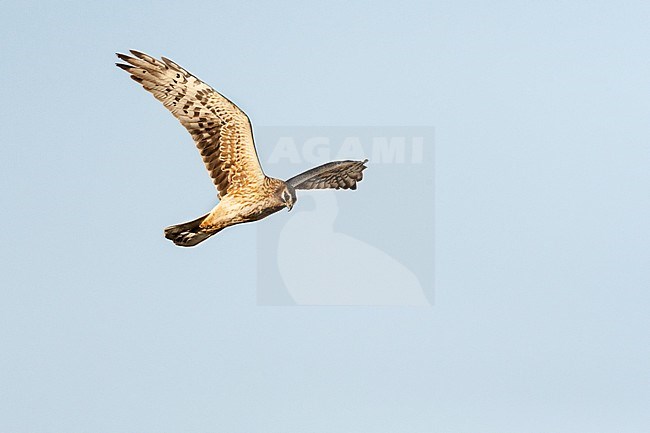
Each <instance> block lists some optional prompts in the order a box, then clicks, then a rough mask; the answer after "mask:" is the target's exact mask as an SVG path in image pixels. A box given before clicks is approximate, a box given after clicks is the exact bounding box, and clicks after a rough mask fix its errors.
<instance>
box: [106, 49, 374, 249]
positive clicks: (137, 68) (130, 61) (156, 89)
mask: <svg viewBox="0 0 650 433" xmlns="http://www.w3.org/2000/svg"><path fill="white" fill-rule="evenodd" d="M131 54H132V56H129V55H125V54H117V57H119V58H120V59H121V60H123V61H124V62H126V63H116V65H117V66H118V67H120V68H122V69H124V70H125V71H127V72H128V73H129V74H131V78H133V79H134V80H135V81H137V82H138V83H140V84H142V86H143V87H144V88H145V89H146V90H148V91H149V92H150V93H151V94H153V96H154V97H155V98H156V99H158V100H159V101H160V102H162V103H163V105H164V106H165V108H167V109H168V110H169V111H170V112H171V113H172V114H173V115H174V117H176V118H177V119H178V120H179V121H180V122H181V124H182V125H183V126H184V127H185V129H187V131H188V132H189V133H190V134H191V135H192V138H193V139H194V142H195V143H196V147H197V148H198V149H199V152H200V153H201V157H202V158H203V163H204V164H205V167H206V168H207V170H208V172H209V173H210V177H211V178H212V181H213V183H214V185H215V187H216V188H217V192H218V194H217V196H218V198H219V203H218V204H217V206H216V207H215V208H214V209H212V211H211V212H210V213H208V214H206V215H203V216H201V217H200V218H197V219H196V220H194V221H190V222H187V223H183V224H178V225H174V226H171V227H167V228H166V229H165V237H166V238H168V239H170V240H172V241H173V242H174V243H175V244H176V245H180V246H186V247H190V246H194V245H196V244H198V243H200V242H202V241H204V240H205V239H207V238H208V237H210V236H212V235H214V234H216V233H218V232H219V231H221V230H223V229H224V228H226V227H228V226H231V225H235V224H241V223H245V222H251V221H257V220H259V219H262V218H264V217H266V216H268V215H271V214H272V213H275V212H277V211H279V210H281V209H283V208H285V207H286V208H288V209H289V210H291V208H292V207H293V205H294V203H295V202H296V192H295V190H296V189H324V188H335V189H340V188H343V189H356V188H357V182H359V181H360V180H361V179H362V177H363V175H362V171H363V170H364V169H365V168H366V166H365V163H366V162H367V161H368V160H365V161H336V162H330V163H327V164H324V165H322V166H320V167H316V168H313V169H311V170H308V171H306V172H304V173H302V174H299V175H297V176H295V177H293V178H291V179H289V180H287V181H286V182H284V181H282V180H280V179H275V178H271V177H268V176H266V175H265V174H264V171H263V170H262V167H261V165H260V162H259V158H258V156H257V152H256V150H255V143H254V141H253V131H252V128H251V123H250V120H249V119H248V116H246V114H245V113H244V112H243V111H242V110H240V109H239V107H237V106H236V105H235V104H233V103H232V102H231V101H229V100H228V99H227V98H225V97H224V96H223V95H221V94H220V93H219V92H217V91H215V90H214V89H212V88H211V87H210V86H208V85H207V84H205V83H204V82H202V81H201V80H199V79H198V78H196V77H195V76H194V75H192V74H190V73H189V72H187V71H186V70H185V69H183V68H182V67H180V66H179V65H177V64H176V63H174V62H172V61H171V60H169V59H167V58H165V57H162V60H158V59H156V58H153V57H151V56H149V55H147V54H144V53H141V52H139V51H135V50H131Z"/></svg>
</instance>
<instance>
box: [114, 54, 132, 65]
mask: <svg viewBox="0 0 650 433" xmlns="http://www.w3.org/2000/svg"><path fill="white" fill-rule="evenodd" d="M115 55H116V56H117V57H118V58H119V59H120V60H124V61H125V62H129V63H130V60H132V59H133V57H130V56H127V55H126V54H122V53H115Z"/></svg>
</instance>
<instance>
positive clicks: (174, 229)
mask: <svg viewBox="0 0 650 433" xmlns="http://www.w3.org/2000/svg"><path fill="white" fill-rule="evenodd" d="M208 215H209V214H205V215H203V216H202V217H199V218H197V219H195V220H193V221H189V222H186V223H182V224H176V225H175V226H169V227H167V228H166V229H165V237H166V238H167V239H169V240H171V241H172V242H174V243H175V244H176V245H178V246H181V247H193V246H194V245H197V244H199V243H201V242H203V241H204V240H206V239H207V238H209V237H210V236H212V235H214V234H216V233H218V232H219V231H220V230H214V231H205V230H203V229H202V228H201V223H202V222H203V220H204V219H205V218H206V217H207V216H208Z"/></svg>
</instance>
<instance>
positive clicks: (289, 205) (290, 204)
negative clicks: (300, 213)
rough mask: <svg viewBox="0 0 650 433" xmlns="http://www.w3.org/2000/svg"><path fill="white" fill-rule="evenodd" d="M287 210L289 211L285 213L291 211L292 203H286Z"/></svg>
mask: <svg viewBox="0 0 650 433" xmlns="http://www.w3.org/2000/svg"><path fill="white" fill-rule="evenodd" d="M287 209H289V210H288V211H287V212H291V209H293V202H292V201H288V202H287Z"/></svg>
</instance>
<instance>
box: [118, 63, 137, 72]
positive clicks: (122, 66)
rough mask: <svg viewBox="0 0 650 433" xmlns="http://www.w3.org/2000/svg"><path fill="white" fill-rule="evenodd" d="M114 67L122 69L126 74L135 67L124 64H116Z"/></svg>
mask: <svg viewBox="0 0 650 433" xmlns="http://www.w3.org/2000/svg"><path fill="white" fill-rule="evenodd" d="M115 66H117V67H118V68H120V69H124V70H125V71H127V72H128V71H130V70H131V69H133V68H134V67H135V66H131V65H125V64H124V63H116V64H115Z"/></svg>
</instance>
